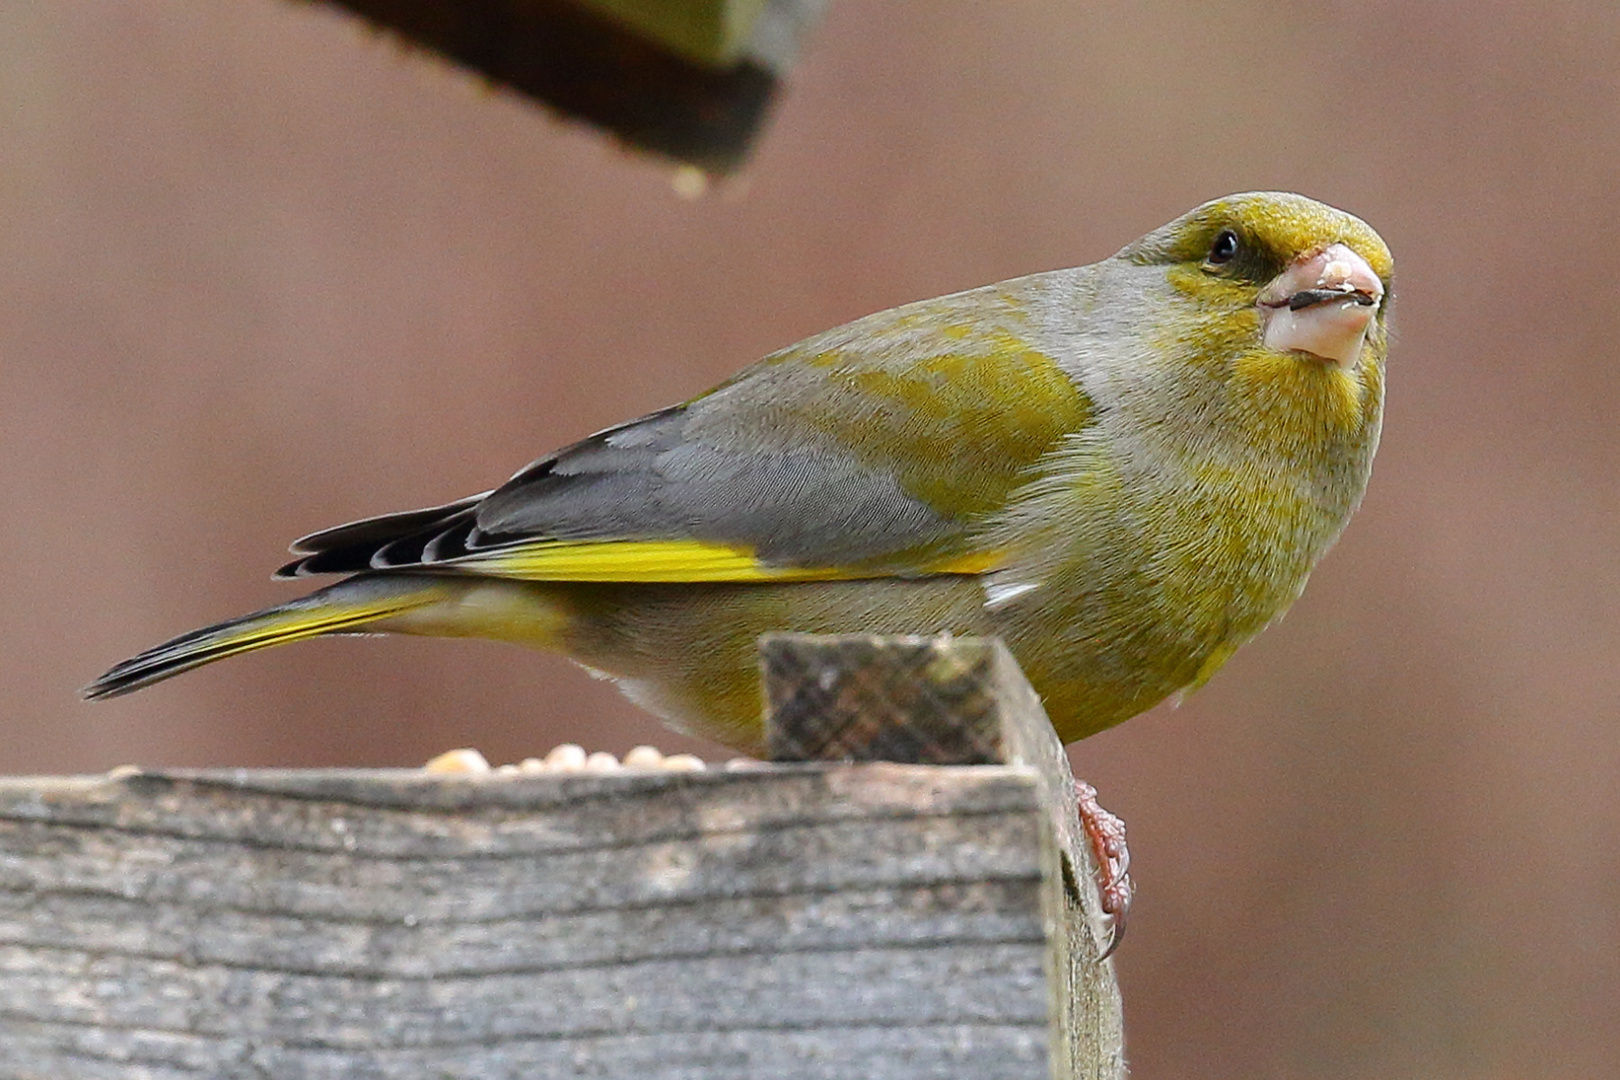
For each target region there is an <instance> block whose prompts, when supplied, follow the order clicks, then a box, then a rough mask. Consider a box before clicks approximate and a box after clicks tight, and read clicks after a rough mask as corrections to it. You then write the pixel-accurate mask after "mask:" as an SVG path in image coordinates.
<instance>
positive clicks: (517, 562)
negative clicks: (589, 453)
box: [450, 540, 996, 583]
mask: <svg viewBox="0 0 1620 1080" xmlns="http://www.w3.org/2000/svg"><path fill="white" fill-rule="evenodd" d="M995 562H996V556H995V554H994V553H977V552H976V553H973V554H970V555H964V556H955V557H953V558H950V559H946V560H943V561H941V562H939V563H932V564H924V565H921V566H919V567H918V568H917V570H916V573H917V574H919V575H924V574H977V573H982V572H983V571H984V570H987V569H989V568H990V567H991V566H993V565H994V564H995ZM450 565H453V566H455V567H456V568H457V569H460V570H471V571H475V572H477V573H484V574H492V575H494V576H497V577H506V578H516V579H518V580H521V581H604V582H606V581H619V582H648V583H652V582H723V581H731V582H749V581H780V582H789V581H839V580H843V581H850V580H856V579H860V578H874V577H896V576H900V573H901V572H899V571H896V570H895V569H893V568H892V567H891V568H881V569H878V568H873V567H866V566H853V567H839V566H773V565H771V564H769V563H766V562H762V561H761V560H760V559H759V557H758V556H757V555H755V554H754V551H753V549H752V548H749V547H744V546H741V545H730V544H711V543H706V542H704V541H701V540H597V541H586V542H574V541H557V540H549V541H540V542H538V543H533V544H525V545H523V546H521V547H515V548H509V549H507V550H504V551H495V552H490V553H489V554H486V555H470V556H465V557H462V558H459V559H455V560H452V561H451V562H450Z"/></svg>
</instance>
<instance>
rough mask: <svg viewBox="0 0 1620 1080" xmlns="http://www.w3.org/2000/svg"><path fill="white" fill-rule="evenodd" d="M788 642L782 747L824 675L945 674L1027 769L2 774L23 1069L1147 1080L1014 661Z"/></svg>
mask: <svg viewBox="0 0 1620 1080" xmlns="http://www.w3.org/2000/svg"><path fill="white" fill-rule="evenodd" d="M765 649H766V652H765V663H766V666H767V669H768V670H770V671H771V672H772V673H773V674H771V675H770V677H769V678H768V680H767V683H768V685H769V686H770V687H771V693H772V695H773V700H781V701H783V702H784V703H785V704H784V706H783V708H781V709H779V710H778V713H777V716H778V717H779V718H780V719H781V722H780V723H775V724H773V733H772V740H773V745H780V744H779V743H778V742H777V740H778V739H779V738H786V737H788V736H789V735H790V734H791V733H792V732H793V731H797V732H798V733H799V737H803V736H805V735H807V734H808V733H811V732H814V731H815V730H817V729H818V728H817V722H816V720H815V717H816V716H817V715H821V714H818V713H817V712H816V711H814V710H807V709H803V708H798V707H797V706H791V703H792V702H802V701H803V699H804V698H805V694H806V692H807V691H808V690H809V688H810V687H811V686H812V685H813V686H814V687H815V688H817V690H818V692H819V690H820V689H821V688H823V687H832V688H833V689H834V690H836V689H837V687H838V686H840V685H843V684H842V683H841V682H840V680H845V681H848V680H854V682H853V683H850V685H854V684H856V683H858V684H860V685H864V686H866V687H868V688H871V687H889V688H894V687H896V686H897V685H898V684H897V683H896V682H895V681H894V679H895V674H894V673H895V672H898V671H901V670H909V671H911V672H913V673H915V672H916V671H917V670H919V669H918V668H917V666H916V662H917V661H918V660H919V659H921V660H922V661H923V664H922V667H923V669H926V672H928V673H932V674H931V676H930V677H933V676H939V678H935V679H934V681H933V683H932V684H930V685H932V686H934V687H935V688H936V689H937V688H939V687H945V688H946V689H947V691H948V692H947V693H945V694H944V695H943V697H942V696H941V695H939V694H934V695H933V696H934V697H936V698H940V699H941V700H947V699H950V697H951V695H952V694H955V695H956V696H957V698H958V699H960V700H966V701H978V702H984V703H986V704H985V710H981V715H980V721H979V723H980V724H981V727H980V728H979V729H978V730H980V731H982V732H984V733H987V734H988V736H989V737H990V743H989V745H994V746H999V747H1000V748H1001V750H1000V754H1001V761H1002V763H1000V764H988V765H973V766H967V765H906V764H896V763H889V762H859V763H853V764H836V765H835V764H825V763H797V764H768V765H767V764H761V765H753V766H749V767H747V768H742V769H730V770H711V771H707V772H679V773H677V772H658V771H636V770H625V771H621V772H613V773H588V772H575V773H565V774H555V773H553V774H542V775H522V776H510V777H509V776H503V775H499V774H495V775H488V776H471V777H463V776H440V775H430V774H425V773H422V772H419V771H415V770H298V771H288V770H252V771H247V770H235V771H232V770H209V771H186V772H180V771H175V772H168V773H132V774H125V775H115V776H108V777H88V778H11V779H4V780H0V1077H6V1078H9V1077H34V1076H49V1077H52V1078H58V1080H76V1078H98V1080H99V1078H103V1077H106V1078H113V1077H117V1078H119V1080H126V1078H131V1077H134V1078H154V1080H155V1078H163V1080H169V1078H176V1080H177V1078H181V1077H186V1078H200V1077H208V1078H218V1077H256V1078H257V1077H289V1078H310V1080H317V1078H319V1080H327V1078H333V1080H335V1078H339V1077H342V1078H348V1077H367V1078H370V1077H377V1078H394V1077H398V1078H417V1077H467V1078H474V1077H476V1078H480V1080H502V1078H511V1080H518V1078H525V1080H527V1078H533V1077H572V1076H593V1077H595V1076H602V1077H619V1076H633V1077H636V1078H637V1080H662V1078H675V1077H683V1078H696V1077H703V1078H738V1080H740V1078H743V1077H772V1078H783V1080H798V1078H809V1077H872V1078H879V1080H898V1078H902V1077H905V1078H909V1077H924V1076H926V1077H964V1078H967V1077H972V1078H974V1080H981V1078H1000V1077H1005V1078H1024V1077H1041V1078H1043V1080H1044V1078H1048V1077H1107V1078H1108V1080H1115V1078H1116V1077H1118V1076H1121V1075H1122V1074H1123V1067H1122V1065H1121V1051H1120V1022H1119V999H1118V993H1117V990H1116V988H1115V985H1114V981H1113V973H1112V969H1111V967H1110V966H1109V965H1108V964H1107V963H1099V962H1097V960H1096V955H1097V943H1098V942H1099V941H1101V940H1103V938H1104V931H1103V930H1102V928H1101V926H1100V922H1099V919H1098V916H1097V909H1096V896H1095V890H1094V888H1093V887H1092V886H1091V877H1090V867H1089V863H1088V862H1086V848H1085V845H1084V844H1077V843H1075V837H1076V825H1075V822H1074V821H1073V820H1072V819H1073V815H1074V803H1073V800H1072V780H1071V779H1070V778H1069V775H1068V770H1067V765H1066V762H1065V759H1064V758H1063V756H1062V752H1061V748H1060V747H1058V746H1057V742H1056V739H1055V737H1053V736H1052V734H1051V731H1050V727H1049V726H1048V725H1046V724H1045V720H1044V718H1043V717H1041V715H1040V712H1039V706H1038V703H1037V702H1036V701H1035V699H1034V696H1033V692H1032V691H1030V690H1029V689H1028V686H1027V684H1025V683H1024V682H1023V679H1022V677H1021V676H1020V675H1019V674H1018V673H1017V670H1016V668H1015V667H1014V666H1013V665H1012V662H1011V659H1010V657H1008V656H1007V655H1006V653H1005V651H1004V650H1002V649H1001V647H1000V646H999V645H998V644H995V643H986V642H975V641H966V640H960V639H958V640H954V641H953V640H941V641H925V642H917V641H910V642H904V641H903V642H898V643H894V642H875V641H873V640H872V639H842V638H839V639H830V640H822V641H816V640H814V639H811V640H805V639H799V638H787V639H776V640H774V641H771V642H768V643H767V644H766V647H765ZM863 650H864V651H863ZM896 657H899V658H901V659H902V660H904V659H905V658H907V657H909V658H910V659H909V661H906V663H909V664H910V666H909V667H907V666H906V664H899V665H898V666H897V664H896V663H894V662H893V661H894V660H895V658H896ZM885 658H887V659H885ZM850 661H859V663H860V664H865V665H868V666H866V667H865V668H864V669H863V668H862V667H859V666H851V664H850ZM795 664H796V665H797V670H799V671H801V672H808V673H809V677H810V681H809V682H805V681H803V680H800V681H798V682H797V683H795V682H794V680H793V678H792V677H791V676H787V675H784V676H782V677H780V678H779V677H778V673H781V672H784V671H788V670H789V669H791V668H793V667H794V665H795ZM872 665H876V666H875V667H874V666H872ZM885 665H887V666H886V667H885ZM863 670H864V672H865V674H863V673H862V672H863ZM829 671H830V672H832V674H830V675H829V674H827V673H828V672H829ZM874 672H876V674H874ZM795 686H797V687H798V689H797V690H795V689H794V687H795ZM952 688H954V689H952ZM902 693H903V692H902ZM834 696H835V697H836V698H838V700H840V701H843V702H845V703H846V704H847V703H848V702H849V701H851V700H853V699H851V698H850V697H848V696H847V695H841V694H837V693H835V695H834ZM790 706H791V707H790ZM795 710H797V711H795ZM856 711H857V712H858V711H859V710H856ZM929 715H932V716H933V717H934V719H935V720H943V719H944V718H945V717H946V715H947V714H946V713H945V712H944V711H942V710H935V711H934V712H933V713H931V714H929ZM986 717H991V718H994V722H991V720H990V719H986ZM928 723H929V722H928V721H924V722H922V723H920V725H919V724H915V723H914V724H913V725H912V726H914V727H919V726H920V728H922V729H927V727H928ZM822 726H823V727H824V726H825V725H822ZM871 730H872V731H874V732H878V733H881V731H882V730H883V726H882V725H878V726H873V727H871ZM997 731H999V732H1000V737H999V739H997V738H996V737H995V733H996V732H997ZM949 737H950V736H949V735H948V734H947V741H948V739H949ZM869 741H871V740H869ZM934 741H935V740H931V739H927V738H924V739H921V740H920V744H924V745H932V744H933V743H934ZM838 745H839V746H840V747H841V748H840V749H839V750H838V754H839V756H840V757H846V756H847V757H852V758H858V757H862V756H865V754H864V752H862V751H859V750H852V749H850V746H851V745H852V743H851V742H850V741H849V740H845V741H844V742H842V743H839V744H838Z"/></svg>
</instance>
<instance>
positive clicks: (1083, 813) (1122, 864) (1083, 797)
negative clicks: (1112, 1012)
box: [1075, 780, 1136, 960]
mask: <svg viewBox="0 0 1620 1080" xmlns="http://www.w3.org/2000/svg"><path fill="white" fill-rule="evenodd" d="M1075 787H1076V789H1077V790H1078V792H1079V795H1080V802H1079V810H1080V826H1081V828H1083V829H1085V830H1086V836H1087V838H1089V839H1090V840H1091V854H1092V856H1093V857H1094V858H1095V859H1096V860H1097V892H1098V894H1099V895H1100V896H1101V898H1102V910H1103V914H1104V915H1107V916H1108V919H1109V922H1110V923H1111V924H1112V926H1113V932H1112V933H1111V934H1110V935H1109V936H1108V947H1107V948H1106V949H1104V950H1103V954H1102V957H1101V958H1102V959H1104V960H1106V959H1108V958H1109V957H1110V956H1112V955H1113V954H1114V950H1115V949H1117V948H1119V943H1120V941H1121V940H1123V939H1124V937H1125V916H1126V914H1127V913H1128V912H1129V911H1130V910H1131V897H1132V895H1134V893H1135V891H1136V887H1135V886H1134V885H1132V884H1131V853H1130V850H1129V849H1128V848H1126V846H1125V822H1123V821H1121V820H1120V818H1119V816H1118V815H1116V814H1110V813H1109V812H1108V811H1107V810H1104V809H1103V808H1102V806H1101V805H1099V804H1098V802H1097V789H1096V788H1094V787H1092V786H1091V785H1090V784H1088V783H1086V782H1085V781H1084V780H1077V781H1075Z"/></svg>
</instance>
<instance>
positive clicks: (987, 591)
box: [984, 581, 1040, 611]
mask: <svg viewBox="0 0 1620 1080" xmlns="http://www.w3.org/2000/svg"><path fill="white" fill-rule="evenodd" d="M1038 588H1040V585H1039V584H1037V583H1036V582H1033V581H1006V582H1003V581H991V582H986V583H985V586H984V606H985V609H986V610H988V611H995V610H997V609H998V608H1004V607H1006V606H1007V605H1008V604H1010V603H1012V602H1013V601H1014V600H1016V599H1018V598H1019V597H1020V596H1027V595H1029V594H1030V593H1032V592H1034V591H1035V590H1036V589H1038Z"/></svg>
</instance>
